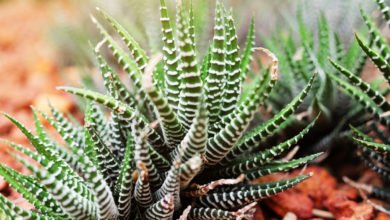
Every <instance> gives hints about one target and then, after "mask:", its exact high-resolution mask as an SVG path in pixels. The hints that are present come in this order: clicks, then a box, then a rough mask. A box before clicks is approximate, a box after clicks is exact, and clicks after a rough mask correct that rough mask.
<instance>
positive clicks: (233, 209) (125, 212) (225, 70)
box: [0, 0, 319, 220]
mask: <svg viewBox="0 0 390 220" xmlns="http://www.w3.org/2000/svg"><path fill="white" fill-rule="evenodd" d="M160 3H161V8H160V11H161V25H162V41H163V48H162V53H161V54H157V55H153V56H152V57H150V58H149V57H148V55H147V53H146V52H145V51H144V50H143V49H142V48H141V47H140V46H139V44H137V42H136V41H135V40H134V38H133V37H132V36H131V35H130V33H129V32H128V31H127V30H126V29H125V28H123V27H122V26H121V25H120V24H119V23H118V22H117V21H116V20H115V19H114V18H113V17H111V16H110V15H108V14H107V13H105V12H102V11H101V10H99V12H100V13H101V15H102V16H101V17H102V18H103V19H105V20H106V21H107V23H108V24H110V25H111V27H112V28H113V29H114V30H115V31H116V32H117V33H118V34H119V35H120V36H121V38H122V40H123V41H124V43H125V45H126V46H127V49H128V50H129V51H130V54H128V53H127V52H126V50H125V49H123V48H122V47H121V46H120V44H119V43H118V42H116V41H115V40H114V37H112V36H111V35H109V31H108V30H106V28H105V26H104V25H102V24H100V23H99V21H98V19H96V18H93V22H94V23H95V24H96V25H97V27H98V29H99V31H100V33H101V34H102V38H103V40H102V41H100V42H99V43H98V44H97V46H96V48H95V49H94V50H95V54H96V58H97V64H98V65H97V66H98V68H99V69H100V71H101V74H102V77H103V80H104V85H105V87H106V89H107V92H106V94H101V93H98V92H94V91H91V90H87V89H80V88H70V87H60V90H62V91H66V92H68V93H71V94H74V95H77V96H80V97H83V98H85V99H87V107H86V108H85V109H86V112H85V120H84V121H85V123H84V126H81V125H75V124H72V122H71V121H70V120H68V119H67V117H66V116H64V115H62V114H61V113H60V112H58V111H57V110H56V109H54V108H52V116H49V115H47V114H45V113H43V112H40V111H38V110H35V109H34V119H35V125H36V134H33V133H32V132H31V131H29V130H28V129H27V128H25V127H24V126H23V125H22V124H21V123H20V122H18V121H17V120H16V119H14V118H12V117H11V116H8V115H6V117H7V118H9V119H10V120H11V121H12V122H13V123H14V124H15V125H16V126H17V127H18V128H19V129H20V130H21V131H22V133H24V134H25V135H26V137H27V138H28V139H29V140H30V142H31V144H32V145H33V146H34V147H35V150H36V151H31V150H28V149H27V148H24V147H23V146H20V145H17V144H15V143H12V142H7V143H9V145H10V147H12V148H13V149H15V151H16V152H19V153H13V156H14V157H15V158H16V159H17V160H18V161H20V162H21V163H23V164H24V165H25V166H26V167H27V168H28V169H29V170H30V171H31V175H23V174H20V173H18V172H16V171H14V170H13V169H11V168H8V167H7V166H4V165H0V175H1V176H3V177H4V178H5V180H7V181H8V182H9V183H10V184H11V186H12V187H14V188H15V190H16V191H18V192H19V193H20V194H21V195H22V196H23V197H24V198H25V199H26V200H27V201H29V202H30V203H31V204H32V205H33V206H34V209H31V210H27V209H22V208H20V207H18V206H16V205H14V204H13V203H12V202H11V201H8V200H7V199H6V198H5V197H3V196H0V215H1V218H2V219H146V220H149V219H161V220H168V219H182V220H184V219H193V220H202V219H209V220H213V219H215V220H217V219H227V220H228V219H252V218H253V213H254V210H255V209H254V206H255V205H256V202H257V201H259V200H261V199H263V198H267V197H269V196H272V195H275V194H276V193H279V192H281V191H283V190H286V189H288V188H290V187H293V186H294V185H296V184H298V183H300V182H302V181H304V180H305V179H307V178H308V177H309V176H310V175H301V176H297V177H295V178H292V179H286V180H281V181H277V182H269V183H264V184H260V185H257V184H254V185H252V184H250V181H251V180H254V179H256V178H258V177H261V176H264V175H268V174H271V173H274V172H286V171H289V170H291V169H294V168H297V167H299V166H301V165H304V164H306V163H308V162H309V161H311V160H313V159H315V158H316V157H318V156H319V154H313V155H309V156H306V157H302V158H297V159H293V160H290V161H285V160H278V158H279V156H281V155H282V154H283V153H284V152H286V151H288V150H289V149H290V148H291V147H293V146H294V145H295V144H297V141H298V140H299V139H301V138H302V137H303V136H304V135H305V134H307V133H308V131H309V130H310V129H311V128H312V127H313V125H314V123H315V121H316V119H314V120H313V122H312V123H310V124H309V125H308V126H307V127H306V128H304V129H303V130H302V131H300V132H298V133H297V134H296V135H295V136H294V137H292V138H290V139H287V140H284V141H283V140H281V142H280V143H279V144H276V145H275V146H271V147H270V148H269V149H266V150H263V151H258V149H259V146H260V145H261V143H262V141H264V140H265V139H266V138H268V137H269V136H271V135H274V134H275V133H277V132H279V131H280V127H283V126H284V125H285V124H286V123H287V122H288V120H289V118H290V116H291V115H292V114H293V113H294V111H295V110H296V109H297V108H298V106H299V105H300V104H301V103H302V102H303V100H304V99H305V97H306V95H307V94H308V93H309V91H310V89H311V87H312V85H313V83H314V82H315V81H314V78H315V77H314V75H313V76H309V79H308V81H307V84H306V85H305V87H304V88H303V90H302V91H301V92H300V93H299V94H298V95H297V96H296V97H295V98H293V99H292V101H291V102H289V103H288V104H287V105H286V107H285V108H283V109H282V110H281V111H280V112H279V113H277V114H275V115H274V116H273V117H272V118H271V119H270V120H269V121H266V122H264V123H262V124H260V125H258V126H257V127H256V128H255V129H252V130H251V129H249V124H250V122H251V121H252V119H253V118H254V115H255V113H256V112H257V110H258V108H259V107H260V106H263V105H264V104H265V101H266V99H267V98H268V96H269V94H270V92H271V91H272V89H273V88H274V85H275V84H276V83H277V82H278V79H279V70H278V67H279V63H278V59H277V57H276V56H275V55H274V54H273V53H272V52H271V51H269V50H267V49H265V48H253V45H254V43H253V42H254V25H253V22H252V25H251V26H250V30H249V31H248V37H247V39H248V42H247V43H246V47H245V49H244V50H243V52H241V54H240V50H239V46H238V39H237V34H236V28H235V26H234V20H233V17H232V13H231V12H230V11H228V10H226V9H225V8H224V6H223V5H222V4H220V3H218V4H217V7H216V22H215V28H214V32H215V33H214V38H213V40H212V44H211V45H210V50H209V52H208V54H207V55H206V56H205V57H203V59H200V58H199V57H198V54H197V53H196V51H197V50H196V48H195V47H196V44H195V39H196V38H195V31H194V27H193V22H194V21H193V12H192V8H190V10H189V11H188V10H187V8H186V7H184V5H182V4H181V2H180V1H178V6H177V22H178V23H177V25H176V27H177V29H176V30H174V29H173V26H174V25H172V24H171V20H170V17H169V15H168V11H167V8H166V4H165V1H164V0H160ZM188 15H189V16H188ZM175 33H177V36H175ZM104 45H106V46H107V47H108V48H109V49H111V51H112V53H113V55H114V57H115V58H116V60H117V63H118V64H119V65H120V66H121V67H122V68H123V70H124V71H125V72H126V73H127V74H128V76H129V78H130V80H131V82H132V85H133V90H131V89H129V88H127V87H126V86H125V84H124V83H123V82H121V80H120V78H119V77H118V75H117V73H116V71H115V69H114V68H111V67H110V66H109V64H108V62H107V61H106V60H105V58H104V57H103V56H102V55H101V54H100V52H99V50H100V48H101V47H103V46H104ZM254 50H255V51H257V52H261V53H264V54H265V55H266V56H269V57H270V59H271V61H272V63H271V65H270V66H269V67H268V68H269V70H268V71H264V72H263V74H261V75H260V76H258V79H255V80H254V86H253V89H252V90H251V91H250V92H249V93H248V95H246V96H245V97H241V95H242V87H243V83H244V79H245V75H246V73H247V72H248V71H249V68H250V67H249V63H250V60H251V59H252V58H251V57H252V52H253V51H254ZM159 67H162V68H159ZM240 100H242V101H240ZM100 106H104V107H105V108H104V109H109V110H110V114H106V112H105V111H104V110H103V109H102V108H100ZM38 114H40V115H42V116H43V118H44V119H46V120H47V121H49V123H50V124H51V125H52V126H53V127H54V128H55V129H56V130H57V131H58V133H59V134H60V135H61V137H62V138H63V139H64V144H60V143H58V142H56V141H55V140H54V139H52V138H51V137H49V135H48V133H47V132H46V131H45V128H44V127H43V125H42V124H41V122H40V121H39V119H38ZM107 115H110V116H109V117H107ZM247 130H250V132H247ZM61 143H62V142H61ZM13 152H14V151H13ZM20 154H24V155H25V156H27V157H29V158H30V159H32V160H35V161H36V163H29V162H28V160H27V159H26V158H25V157H22V156H21V155H20Z"/></svg>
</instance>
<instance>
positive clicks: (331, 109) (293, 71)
mask: <svg viewBox="0 0 390 220" xmlns="http://www.w3.org/2000/svg"><path fill="white" fill-rule="evenodd" d="M362 14H363V17H364V18H366V17H367V16H366V14H365V13H364V11H362ZM296 20H297V27H291V29H290V31H289V32H288V34H287V35H286V34H285V33H280V32H277V33H276V34H275V35H274V37H272V38H269V39H267V40H266V46H267V48H270V49H271V50H272V51H274V52H275V54H276V55H277V56H278V58H279V60H280V63H281V64H280V69H281V72H282V73H283V78H282V79H281V80H280V82H279V83H278V85H277V86H276V88H275V90H274V92H273V93H271V95H270V99H269V103H270V105H271V106H272V111H273V112H278V111H280V109H282V108H283V106H284V105H285V104H286V103H288V102H289V99H291V97H294V96H296V95H297V94H298V93H299V91H300V90H301V89H302V88H303V87H304V86H305V85H306V84H307V82H308V81H309V80H310V73H312V72H316V73H317V74H318V80H316V82H315V83H314V85H313V88H312V89H311V91H310V93H309V94H308V98H307V99H306V100H305V101H304V103H303V104H302V105H301V107H300V108H299V109H298V111H297V116H298V117H296V119H297V120H291V121H290V125H286V128H287V129H286V131H289V130H295V129H297V128H299V129H300V128H302V127H304V126H306V125H307V124H308V123H310V121H311V120H312V119H313V118H315V117H316V116H317V114H318V112H321V116H320V118H319V120H318V122H317V123H316V125H315V127H314V128H313V129H312V130H311V131H310V134H309V135H307V136H306V137H305V138H303V140H301V141H300V143H299V145H300V146H301V148H302V150H301V151H302V152H306V153H307V152H320V151H329V150H330V149H332V147H334V146H338V145H339V144H340V142H344V141H345V136H346V135H348V134H349V132H350V129H349V125H353V126H360V125H362V124H364V123H365V122H366V121H367V120H368V119H367V117H366V115H365V113H364V109H363V108H362V107H361V106H360V105H359V104H357V102H356V101H355V100H351V99H350V98H349V97H348V95H347V94H344V93H342V92H340V91H339V90H338V88H337V84H336V83H335V82H334V81H333V80H332V79H331V76H333V75H335V74H337V70H335V69H334V68H332V66H331V65H330V64H329V62H328V60H327V59H328V58H331V59H333V60H335V61H336V62H338V63H340V65H343V66H345V67H346V68H348V69H353V72H355V73H356V75H359V76H360V75H361V74H362V72H363V67H364V65H365V61H366V58H367V57H366V55H365V54H362V53H359V44H358V43H356V42H353V43H351V44H350V45H346V44H345V43H343V40H342V38H341V37H340V34H339V33H337V32H333V31H332V30H331V28H330V25H329V23H328V21H327V18H326V17H325V16H324V15H323V14H322V15H321V16H319V17H318V21H317V29H315V30H312V29H309V28H308V26H309V25H307V24H306V22H305V21H304V19H303V14H302V11H298V12H297V19H296ZM294 29H297V32H298V34H297V35H298V36H295V35H296V34H294ZM328 73H329V74H328ZM280 93H283V94H285V95H283V96H280V95H279V94H280ZM340 103H343V104H342V105H340ZM301 118H303V120H301ZM294 132H296V131H294Z"/></svg>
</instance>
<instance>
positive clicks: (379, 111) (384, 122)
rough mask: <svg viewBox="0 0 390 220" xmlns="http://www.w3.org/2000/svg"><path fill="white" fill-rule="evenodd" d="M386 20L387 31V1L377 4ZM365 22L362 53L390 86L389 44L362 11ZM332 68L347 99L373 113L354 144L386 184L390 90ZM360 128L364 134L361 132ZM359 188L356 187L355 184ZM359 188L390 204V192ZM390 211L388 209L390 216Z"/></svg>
mask: <svg viewBox="0 0 390 220" xmlns="http://www.w3.org/2000/svg"><path fill="white" fill-rule="evenodd" d="M376 2H377V4H378V6H379V8H380V10H381V12H382V14H383V17H384V18H385V20H386V22H387V28H389V27H390V12H389V6H387V5H386V4H385V3H384V1H383V0H376ZM362 15H363V19H364V22H365V23H366V25H367V27H368V29H369V32H370V36H369V40H368V42H366V41H365V40H363V39H362V37H361V36H360V35H359V34H356V35H355V37H356V40H357V43H358V45H359V46H360V48H361V50H362V51H363V52H364V54H365V56H367V57H368V58H369V59H370V60H371V61H372V62H373V63H374V64H375V66H376V67H377V68H378V69H379V70H380V72H382V73H383V77H382V76H381V77H382V79H383V80H381V81H380V82H381V83H382V84H387V86H388V84H389V83H390V48H389V44H388V43H387V41H386V40H385V39H384V37H383V36H382V35H381V33H380V31H379V30H378V28H377V27H376V26H375V24H374V23H373V22H372V21H371V19H370V18H369V17H368V16H367V15H366V13H365V12H364V11H363V10H362ZM331 64H332V65H333V66H334V67H335V68H336V69H337V70H338V72H339V73H341V75H343V76H344V77H345V78H347V79H344V78H343V77H342V76H339V75H336V74H333V73H328V75H329V77H330V78H331V79H332V80H333V81H334V82H336V83H337V84H338V85H339V86H340V87H341V88H342V89H343V90H344V91H345V93H346V94H347V95H349V96H350V97H352V98H353V99H354V100H356V102H357V103H359V104H360V106H361V107H362V108H363V109H364V110H365V111H366V112H368V113H369V115H370V120H369V121H367V123H365V124H363V125H361V126H359V127H356V128H355V127H352V131H353V134H354V136H353V140H354V141H355V142H356V144H358V146H359V147H360V148H359V154H360V156H361V158H362V159H363V161H364V162H365V164H366V165H367V166H369V167H370V168H372V169H373V170H374V171H376V172H377V173H379V174H380V175H381V176H382V177H383V178H384V180H385V181H389V180H390V162H389V161H390V160H389V152H390V139H389V137H388V136H389V131H390V130H389V128H390V118H389V116H390V115H389V111H390V103H389V102H388V100H387V99H386V95H387V94H388V92H389V89H388V87H387V88H386V89H384V90H380V89H378V88H376V87H377V86H375V87H374V86H372V85H370V84H369V83H367V82H364V81H363V80H362V79H361V78H360V77H359V75H358V73H356V72H355V71H353V70H352V71H351V70H349V68H347V67H345V66H343V65H341V64H339V63H338V62H337V61H334V60H331ZM357 128H359V129H360V131H359V130H358V129H357ZM354 185H356V184H354ZM356 186H358V187H359V188H362V189H365V190H367V191H369V192H370V193H371V194H372V195H373V196H376V197H379V198H381V199H384V200H387V201H390V190H389V189H388V188H381V187H375V186H370V187H367V186H364V187H362V185H359V184H358V185H356ZM389 210H390V209H388V208H387V211H388V212H389Z"/></svg>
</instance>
